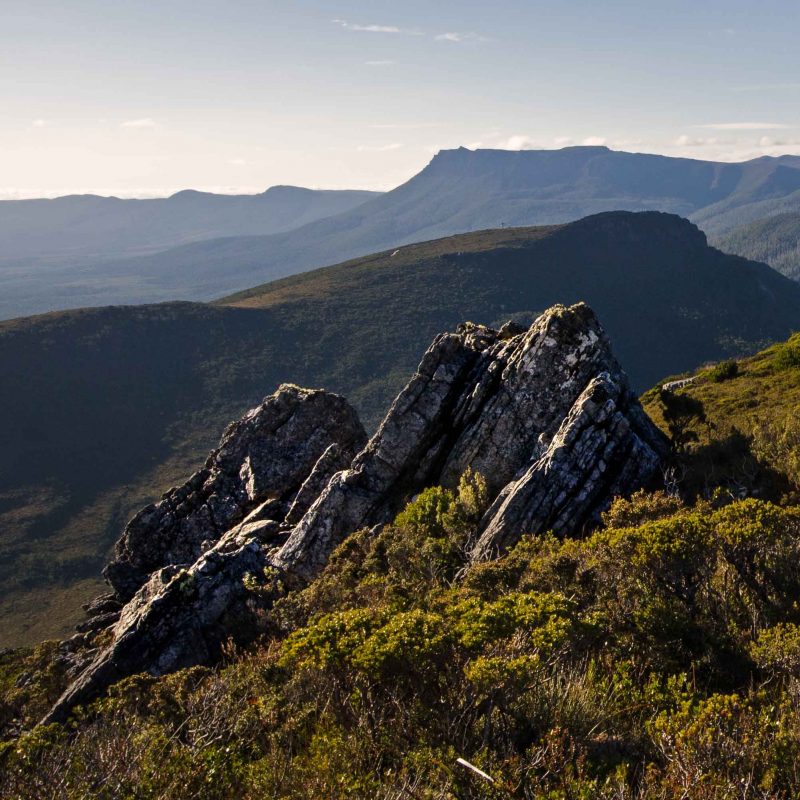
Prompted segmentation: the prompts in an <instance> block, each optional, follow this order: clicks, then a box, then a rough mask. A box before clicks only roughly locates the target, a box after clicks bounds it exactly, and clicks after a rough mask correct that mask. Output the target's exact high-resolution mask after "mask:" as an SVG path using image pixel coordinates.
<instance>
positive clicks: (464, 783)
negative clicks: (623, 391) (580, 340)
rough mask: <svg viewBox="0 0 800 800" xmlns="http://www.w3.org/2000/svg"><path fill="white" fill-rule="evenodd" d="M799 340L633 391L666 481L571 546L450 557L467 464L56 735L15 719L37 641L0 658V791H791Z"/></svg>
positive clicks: (60, 676)
mask: <svg viewBox="0 0 800 800" xmlns="http://www.w3.org/2000/svg"><path fill="white" fill-rule="evenodd" d="M799 342H800V340H798V338H797V337H792V338H791V339H790V340H789V341H788V342H786V343H782V344H777V345H774V346H772V347H770V348H768V349H767V350H765V351H763V352H761V353H759V354H758V355H756V356H753V357H750V358H745V359H742V360H739V361H736V362H735V364H736V369H735V370H733V369H732V368H731V367H730V366H724V367H712V368H703V369H701V370H700V371H699V372H698V374H697V376H696V377H695V380H694V382H692V383H690V384H689V385H687V386H685V387H684V388H682V389H679V390H676V391H674V392H663V391H661V390H660V389H659V388H658V387H657V388H656V389H653V390H652V391H650V392H648V393H647V394H646V395H645V397H644V401H645V403H646V405H647V408H648V410H649V411H650V413H651V414H652V415H653V416H654V418H655V419H656V420H657V421H659V422H660V423H661V424H663V426H664V429H665V430H666V431H667V432H669V433H670V434H671V435H672V438H673V444H674V447H673V455H672V462H671V464H670V465H669V470H668V474H667V485H668V488H669V489H670V491H671V492H672V493H670V494H667V493H664V492H645V491H641V492H638V493H637V494H636V495H634V496H633V497H632V498H630V499H629V500H622V499H618V500H616V501H615V502H614V503H613V504H612V506H611V508H610V509H609V510H608V511H607V512H606V513H605V515H604V517H603V523H604V524H603V526H602V527H601V528H600V529H599V530H597V531H596V532H595V533H593V534H592V535H590V536H588V537H586V538H579V537H575V538H573V537H566V538H564V539H563V540H558V539H556V538H554V537H552V536H543V537H531V536H525V537H523V538H522V540H521V541H520V543H519V544H518V545H517V546H516V547H515V548H514V549H513V550H512V551H511V552H510V553H508V554H507V555H506V556H504V557H503V558H500V559H498V560H496V561H493V562H487V563H482V564H476V565H470V564H468V563H467V555H466V554H467V552H468V549H469V548H468V543H469V541H470V540H471V538H472V537H473V536H474V532H475V529H476V525H477V523H478V520H479V519H480V518H481V515H482V513H483V511H484V510H485V506H486V502H487V500H486V492H485V488H484V483H483V480H482V478H481V476H480V475H476V474H472V473H467V474H466V475H464V476H463V478H462V480H461V483H460V485H459V487H458V489H457V490H455V491H450V490H446V489H441V488H438V487H433V488H430V489H427V490H425V491H424V492H422V493H421V494H420V495H419V496H418V497H416V498H415V499H414V500H413V501H412V502H411V503H410V504H409V505H408V506H407V507H406V508H405V509H404V510H403V511H402V512H401V513H400V514H399V515H398V516H397V518H396V519H395V521H394V523H393V524H392V525H389V526H386V527H385V528H383V529H382V530H380V531H367V530H364V531H360V532H357V533H355V534H353V535H352V536H350V537H349V538H348V539H346V540H345V541H344V543H343V544H342V545H341V546H340V547H339V548H338V550H337V551H336V552H335V553H334V555H333V557H332V558H331V560H330V562H329V564H328V565H327V567H326V568H325V570H324V571H323V573H322V575H321V576H320V577H319V578H318V579H317V580H316V581H315V582H314V583H313V584H311V585H310V586H309V587H308V588H306V589H305V590H303V591H299V592H295V593H291V594H289V595H287V596H286V597H285V598H284V599H282V600H281V601H279V602H278V603H277V605H276V606H275V607H274V608H273V609H272V611H271V612H269V613H268V614H267V615H265V616H264V617H262V630H261V632H260V636H259V637H258V638H257V640H256V643H255V644H254V645H253V646H252V647H251V648H249V649H247V650H242V651H237V650H236V649H235V648H234V647H233V646H231V647H230V648H228V651H227V654H226V657H225V660H224V663H222V664H221V665H219V666H218V667H215V668H213V669H212V668H205V667H195V668H192V669H188V670H182V671H180V672H178V673H175V674H173V675H170V676H166V677H161V678H156V677H151V676H146V675H139V676H134V677H132V678H129V679H127V680H124V681H122V682H120V683H119V684H117V685H116V686H114V687H113V688H112V690H111V691H110V693H109V695H108V696H107V697H105V698H103V699H101V700H98V701H97V702H95V703H94V704H93V705H92V706H91V707H90V708H88V709H83V710H79V712H78V713H77V715H76V717H75V719H74V720H73V721H72V722H71V723H70V724H69V725H68V726H66V727H60V726H57V725H55V726H49V727H47V728H35V729H32V726H33V724H34V723H35V722H36V720H37V719H39V718H40V717H41V716H42V714H43V713H44V711H45V710H46V709H47V708H48V706H49V704H50V703H52V702H53V700H55V698H56V697H57V696H58V695H59V693H60V692H61V691H62V690H63V688H64V686H65V684H66V681H67V676H66V673H65V668H66V664H65V662H64V660H63V658H62V657H61V656H59V655H58V654H57V651H56V649H55V648H54V646H53V645H52V644H45V645H42V646H40V647H38V648H36V649H35V650H25V651H14V652H6V653H5V654H4V655H2V656H1V657H0V725H2V726H3V727H2V730H3V733H2V735H0V739H4V743H3V744H0V796H4V797H20V796H24V797H27V796H39V795H40V796H45V797H63V798H67V799H69V798H83V797H86V796H92V797H100V798H191V797H197V798H215V797H218V798H228V797H242V798H263V797H268V798H281V799H283V798H285V799H286V800H289V799H290V798H297V799H298V800H300V798H307V797H331V798H345V797H352V798H373V797H381V798H397V800H399V799H400V798H404V797H416V798H430V800H434V799H435V798H436V799H438V798H441V799H442V800H444V799H445V798H476V800H477V798H547V800H554V799H555V798H558V799H559V800H562V799H563V800H572V798H590V797H591V798H594V797H599V798H608V800H612V798H613V799H614V800H628V799H630V800H650V798H652V799H653V800H655V799H656V798H658V800H678V798H682V799H685V800H706V799H707V798H749V797H764V798H766V797H769V798H779V799H780V800H782V799H783V798H785V799H786V800H789V799H790V798H794V797H797V796H798V794H800V771H798V768H797V764H798V763H800V706H798V703H797V698H798V697H800V604H798V597H800V573H799V572H798V570H797V563H798V560H799V559H800V505H798V504H797V500H798V497H799V496H800V426H799V425H798V423H797V422H795V420H796V419H797V414H796V410H797V409H798V408H800V366H797V365H794V363H793V360H792V358H791V354H792V353H793V352H794V351H795V349H796V348H797V345H798V343H799ZM787 353H788V354H789V355H788V356H787ZM719 375H725V379H723V380H719V379H717V377H718V376H719ZM745 493H749V494H757V495H761V497H762V498H763V499H757V498H755V497H750V498H748V499H737V498H738V497H739V496H740V495H742V494H745ZM679 494H680V495H681V496H682V498H683V499H681V497H680V496H679ZM768 498H772V500H773V501H775V502H771V501H770V500H769V499H768ZM258 585H259V584H258V583H257V582H256V581H253V583H252V586H253V588H252V591H254V592H258V591H259V589H258ZM459 759H462V760H465V761H466V762H468V763H469V764H471V765H473V767H475V768H477V769H478V770H480V771H482V772H483V773H485V774H486V775H488V779H487V778H485V777H482V775H481V774H480V773H479V772H476V771H475V770H474V769H472V768H470V767H468V766H464V765H463V763H460V762H459ZM35 793H38V795H36V794H35Z"/></svg>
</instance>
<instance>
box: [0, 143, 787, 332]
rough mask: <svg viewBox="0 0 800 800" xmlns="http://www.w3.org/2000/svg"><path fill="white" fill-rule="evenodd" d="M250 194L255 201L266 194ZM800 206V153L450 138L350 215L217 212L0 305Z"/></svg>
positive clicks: (230, 282) (199, 288)
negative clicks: (579, 224)
mask: <svg viewBox="0 0 800 800" xmlns="http://www.w3.org/2000/svg"><path fill="white" fill-rule="evenodd" d="M195 199H196V198H195ZM348 199H350V196H349V195H348ZM353 199H354V198H353ZM190 201H191V198H181V196H180V195H179V196H178V197H176V198H171V199H170V200H169V201H163V204H164V208H166V207H168V204H169V203H173V204H174V206H175V207H176V208H178V207H180V206H182V205H183V204H186V203H190ZM48 202H50V201H48ZM52 202H57V201H52ZM137 202H145V201H137ZM147 202H150V201H147ZM191 202H194V201H191ZM237 202H238V201H237ZM248 202H251V204H252V205H253V206H254V207H257V206H258V201H257V200H251V201H248ZM230 203H231V207H233V206H234V203H233V201H230ZM798 208H800V157H796V156H782V157H780V158H759V159H755V160H752V161H746V162H742V163H719V162H711V161H698V160H694V159H685V158H669V157H666V156H657V155H648V154H644V153H625V152H618V151H612V150H609V149H608V148H605V147H570V148H564V149H562V150H539V151H536V150H529V151H519V152H512V151H505V150H475V151H472V150H467V149H465V148H459V149H457V150H444V151H442V152H440V153H439V154H438V155H436V156H435V157H434V158H433V159H432V161H431V162H430V163H429V164H428V165H427V166H426V167H425V168H424V169H423V170H421V171H420V172H419V173H418V174H417V175H415V176H414V177H413V178H411V179H410V180H409V181H407V182H406V183H404V184H403V185H401V186H398V187H397V188H395V189H393V190H392V191H390V192H386V193H385V194H382V195H380V196H377V197H374V198H372V199H369V200H367V201H366V202H363V203H362V202H359V203H358V204H357V205H355V204H354V207H351V208H350V209H349V210H341V213H334V210H333V209H331V210H330V211H329V213H328V214H325V215H323V214H322V213H319V214H318V216H319V217H324V218H318V219H316V221H311V222H309V223H308V224H306V225H302V227H297V224H299V222H297V223H296V224H295V223H292V226H291V227H292V228H293V229H292V230H288V229H284V230H283V232H280V233H272V234H270V235H258V236H250V235H248V236H241V235H238V233H241V232H243V231H239V232H236V231H225V232H223V233H215V231H218V230H219V227H218V224H219V223H218V222H217V221H215V220H214V219H210V220H208V222H207V224H206V225H205V226H204V227H203V228H202V231H201V233H202V238H203V239H208V237H209V236H217V237H219V236H223V235H224V236H225V238H213V239H210V240H208V241H195V242H193V243H190V244H185V245H181V246H177V247H171V248H170V249H166V250H161V251H160V252H156V253H153V252H151V253H150V254H149V255H143V256H139V257H135V258H127V257H126V258H115V259H114V260H113V261H112V260H110V259H105V260H102V259H101V261H99V262H98V261H96V260H93V261H91V263H89V262H88V261H87V262H86V263H83V264H82V266H81V269H80V270H76V269H74V268H70V269H63V270H62V269H58V268H57V267H58V264H55V265H52V264H51V265H50V268H49V269H48V270H44V271H43V270H40V269H37V270H36V271H35V274H33V275H31V274H30V272H31V271H30V270H29V269H28V270H26V271H25V274H22V273H21V272H19V271H16V272H11V271H8V270H6V277H5V278H3V284H2V289H3V291H2V293H0V297H2V299H0V317H11V316H17V315H19V314H22V313H33V312H34V311H46V310H51V309H56V308H69V307H76V306H80V305H103V304H108V303H132V302H135V303H143V302H158V301H162V300H175V299H181V300H203V301H205V300H211V299H213V298H215V297H219V296H221V295H225V294H229V293H231V292H235V291H238V290H241V289H243V288H245V287H247V286H253V285H255V284H260V283H264V282H265V281H270V280H274V279H276V278H280V277H283V276H286V275H292V274H296V273H299V272H302V271H305V270H309V269H313V268H316V267H322V266H325V265H327V264H331V263H336V262H339V261H343V260H345V259H350V258H355V257H358V256H363V255H366V254H368V253H374V252H376V251H380V250H384V249H394V248H397V247H398V246H403V245H407V244H409V243H412V242H419V241H422V240H427V239H433V238H436V237H442V236H450V235H452V234H455V233H462V232H468V231H474V230H479V229H486V228H499V227H502V226H506V227H509V226H511V227H513V226H531V225H549V224H555V223H565V222H571V221H574V220H577V219H579V218H581V217H584V216H586V215H589V214H596V213H599V212H604V211H613V210H620V209H622V210H628V211H644V210H657V211H667V212H671V213H676V214H680V215H682V216H686V217H690V218H691V219H692V220H693V221H695V222H696V223H697V224H698V225H700V227H701V228H703V230H705V231H706V232H707V233H708V234H709V235H719V234H721V233H723V232H725V231H727V230H729V229H731V228H733V227H736V226H738V225H740V224H743V223H745V222H749V221H752V220H755V219H758V218H762V217H765V216H767V215H769V214H773V213H775V212H776V211H787V210H797V209H798ZM0 211H2V207H1V206H0ZM220 217H221V218H224V217H225V215H224V214H220ZM101 219H102V217H101ZM294 219H295V220H297V219H299V218H298V217H294ZM161 224H162V223H161V221H160V219H156V220H154V221H152V222H151V223H150V225H151V226H152V228H153V229H154V230H155V231H157V230H158V229H159V226H160V225H161ZM288 227H289V226H287V228H288ZM248 232H249V233H265V232H264V231H248ZM233 233H236V234H237V235H232V234H233ZM190 234H191V236H190V235H188V234H187V237H186V241H191V239H192V237H194V238H198V237H199V236H200V233H199V232H198V230H196V229H192V231H190ZM154 235H155V234H149V233H145V234H142V236H141V237H140V240H139V241H138V242H137V241H134V242H133V246H136V247H140V248H143V247H146V246H148V244H151V243H152V241H153V240H154ZM91 236H92V234H91V232H89V233H87V239H86V241H92V239H91ZM166 246H167V245H165V247H166ZM152 249H153V248H151V251H152ZM2 250H3V247H2V236H0V252H2ZM10 266H13V265H9V269H10ZM0 277H2V274H0Z"/></svg>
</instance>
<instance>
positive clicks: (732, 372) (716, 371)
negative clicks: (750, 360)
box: [706, 359, 739, 383]
mask: <svg viewBox="0 0 800 800" xmlns="http://www.w3.org/2000/svg"><path fill="white" fill-rule="evenodd" d="M738 374H739V365H738V364H737V363H736V362H735V361H734V360H733V359H730V360H728V361H720V362H719V363H718V364H715V365H714V366H713V367H711V369H710V370H708V372H706V376H707V377H708V379H709V380H711V381H714V383H722V382H723V381H729V380H731V378H735V377H736V376H737V375H738Z"/></svg>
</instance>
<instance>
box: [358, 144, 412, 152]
mask: <svg viewBox="0 0 800 800" xmlns="http://www.w3.org/2000/svg"><path fill="white" fill-rule="evenodd" d="M401 147H403V144H402V143H401V142H392V143H391V144H377V145H371V144H360V145H359V146H358V152H359V153H388V152H389V151H390V150H399V149H400V148H401Z"/></svg>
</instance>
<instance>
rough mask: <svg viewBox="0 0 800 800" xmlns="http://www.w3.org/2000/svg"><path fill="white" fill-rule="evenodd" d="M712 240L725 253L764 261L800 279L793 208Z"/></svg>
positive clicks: (797, 219)
mask: <svg viewBox="0 0 800 800" xmlns="http://www.w3.org/2000/svg"><path fill="white" fill-rule="evenodd" d="M794 207H795V208H796V207H797V204H796V203H794ZM712 243H713V244H714V245H715V246H717V247H719V248H720V249H721V250H724V251H725V252H726V253H735V254H736V255H738V256H744V257H745V258H750V259H752V260H753V261H763V262H764V263H765V264H769V265H770V266H771V267H772V268H773V269H776V270H778V272H782V273H783V274H784V275H786V277H787V278H792V279H793V280H800V214H798V213H797V212H796V211H794V212H789V213H784V214H775V215H774V216H768V217H766V218H765V219H758V220H756V221H755V222H748V223H747V224H745V225H741V226H740V227H738V228H734V229H733V230H732V231H729V232H728V233H726V234H724V235H722V236H719V237H717V238H716V239H714V240H713V242H712Z"/></svg>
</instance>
